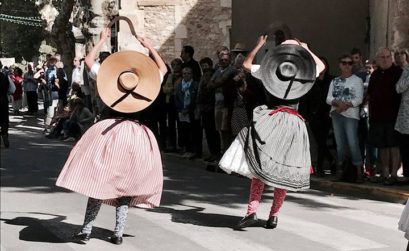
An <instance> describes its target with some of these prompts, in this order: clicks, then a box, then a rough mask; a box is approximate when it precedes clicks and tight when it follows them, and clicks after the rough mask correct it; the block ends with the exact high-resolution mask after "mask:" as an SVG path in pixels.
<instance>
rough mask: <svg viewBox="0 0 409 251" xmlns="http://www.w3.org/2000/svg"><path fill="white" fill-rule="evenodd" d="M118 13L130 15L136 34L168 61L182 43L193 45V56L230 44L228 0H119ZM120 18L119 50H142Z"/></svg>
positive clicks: (175, 55)
mask: <svg viewBox="0 0 409 251" xmlns="http://www.w3.org/2000/svg"><path fill="white" fill-rule="evenodd" d="M118 10H119V15H121V16H126V17H128V18H130V19H131V20H132V22H133V24H134V28H135V30H136V33H137V34H138V35H143V36H146V37H148V38H149V39H150V40H151V41H152V43H153V45H154V46H155V47H156V48H157V49H158V50H159V52H160V53H161V55H162V56H163V57H164V59H165V60H166V61H167V62H170V60H172V59H173V58H175V57H179V56H180V52H181V50H182V47H183V45H191V46H193V47H194V48H195V49H196V52H195V56H194V57H195V58H196V59H197V60H199V59H200V58H202V57H205V56H209V57H211V58H213V59H215V57H216V56H215V53H214V52H215V50H216V49H217V48H218V47H219V46H221V45H225V46H229V45H230V28H231V0H206V1H204V0H166V1H165V0H137V1H120V3H119V5H118ZM134 39H135V38H133V36H132V35H131V33H130V30H129V27H128V25H127V24H126V23H125V22H120V25H119V32H118V49H119V50H127V49H132V50H138V51H140V50H142V48H141V46H140V45H138V44H137V43H134Z"/></svg>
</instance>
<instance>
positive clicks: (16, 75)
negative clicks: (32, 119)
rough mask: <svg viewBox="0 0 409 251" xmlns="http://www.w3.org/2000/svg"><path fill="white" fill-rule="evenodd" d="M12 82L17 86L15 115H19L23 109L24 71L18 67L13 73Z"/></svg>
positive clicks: (14, 95) (14, 96) (14, 101)
mask: <svg viewBox="0 0 409 251" xmlns="http://www.w3.org/2000/svg"><path fill="white" fill-rule="evenodd" d="M12 80H13V82H14V85H15V86H16V91H15V92H14V93H13V95H12V97H13V110H14V114H16V115H19V114H20V109H21V108H23V71H22V70H21V69H20V68H19V67H16V68H15V69H14V71H13V77H12Z"/></svg>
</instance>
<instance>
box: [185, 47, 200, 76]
mask: <svg viewBox="0 0 409 251" xmlns="http://www.w3.org/2000/svg"><path fill="white" fill-rule="evenodd" d="M194 54H195V50H194V49H193V47H192V46H190V45H185V46H183V49H182V52H181V53H180V57H181V58H182V61H183V64H182V68H185V67H189V68H191V69H192V71H193V80H195V81H197V82H199V81H200V78H201V77H202V71H201V70H200V65H199V63H198V62H197V61H196V60H195V59H194V58H193V55H194Z"/></svg>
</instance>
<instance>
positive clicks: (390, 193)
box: [311, 178, 409, 203]
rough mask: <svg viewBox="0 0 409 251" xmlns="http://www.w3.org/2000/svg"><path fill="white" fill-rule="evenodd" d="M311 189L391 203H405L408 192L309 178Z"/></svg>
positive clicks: (408, 195)
mask: <svg viewBox="0 0 409 251" xmlns="http://www.w3.org/2000/svg"><path fill="white" fill-rule="evenodd" d="M311 188H312V189H316V190H322V191H326V192H331V193H334V194H341V195H347V196H352V197H359V198H364V199H372V200H379V201H386V202H393V203H406V201H407V200H408V198H409V191H404V190H399V189H396V188H393V187H391V188H387V187H381V186H376V185H370V184H368V185H367V184H365V183H364V184H353V183H346V182H334V181H329V180H324V179H318V178H311Z"/></svg>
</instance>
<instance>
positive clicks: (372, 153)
mask: <svg viewBox="0 0 409 251" xmlns="http://www.w3.org/2000/svg"><path fill="white" fill-rule="evenodd" d="M365 69H366V77H365V82H364V99H363V102H362V104H361V110H360V117H361V119H360V121H359V146H360V148H361V155H362V159H365V175H366V176H367V177H374V176H375V165H376V160H377V149H376V148H375V147H374V146H372V145H371V144H370V143H369V142H368V133H369V118H368V117H369V110H368V84H369V80H370V78H371V75H372V73H373V71H374V69H375V68H374V64H373V63H372V62H371V61H369V60H366V61H365Z"/></svg>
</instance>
